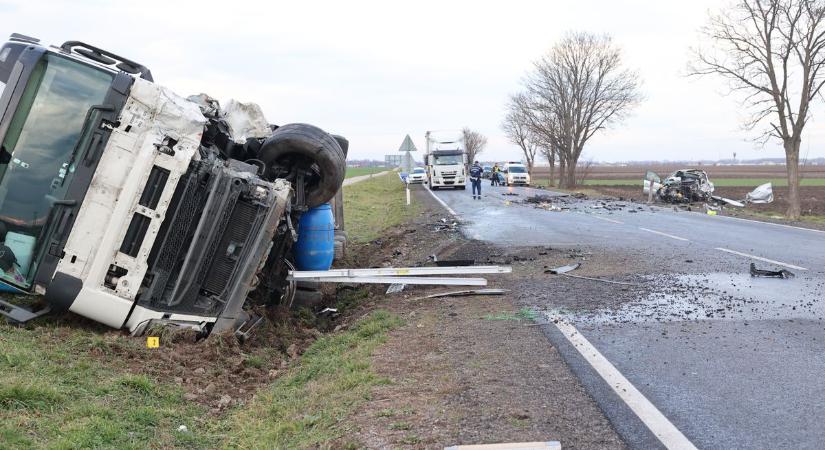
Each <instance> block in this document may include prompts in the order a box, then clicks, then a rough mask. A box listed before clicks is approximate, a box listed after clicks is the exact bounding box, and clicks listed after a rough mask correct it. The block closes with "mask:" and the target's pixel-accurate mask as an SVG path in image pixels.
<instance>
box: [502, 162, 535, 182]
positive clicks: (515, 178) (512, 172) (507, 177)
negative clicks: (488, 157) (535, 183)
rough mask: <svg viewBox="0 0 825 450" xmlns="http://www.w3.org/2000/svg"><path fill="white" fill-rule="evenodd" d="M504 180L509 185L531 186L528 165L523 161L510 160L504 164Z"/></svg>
mask: <svg viewBox="0 0 825 450" xmlns="http://www.w3.org/2000/svg"><path fill="white" fill-rule="evenodd" d="M504 182H505V183H507V186H512V185H514V184H518V185H522V186H530V174H529V173H527V166H525V165H524V164H521V163H514V162H508V163H507V164H505V165H504Z"/></svg>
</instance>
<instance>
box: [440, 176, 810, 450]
mask: <svg viewBox="0 0 825 450" xmlns="http://www.w3.org/2000/svg"><path fill="white" fill-rule="evenodd" d="M506 193H513V194H518V195H504V194H506ZM536 194H540V195H554V194H553V193H551V192H548V191H544V190H536V189H530V188H519V187H515V188H504V187H490V186H489V185H488V184H487V183H485V184H484V186H483V197H482V199H481V200H473V199H472V197H471V194H470V190H469V187H468V190H466V191H448V190H439V191H436V192H435V195H436V197H437V198H438V199H440V200H441V201H442V202H443V203H444V204H445V205H446V206H447V207H448V208H449V209H451V210H452V212H454V213H455V214H456V215H457V216H458V217H460V218H461V219H462V223H463V226H462V230H463V232H464V233H465V234H466V235H467V236H468V237H470V238H474V239H478V240H483V241H489V242H491V243H495V244H499V245H504V246H538V245H543V246H553V247H564V246H571V247H574V246H586V247H588V248H591V249H597V251H604V252H616V253H621V254H623V255H637V256H638V261H640V263H639V265H638V268H634V267H630V266H632V264H629V265H628V266H629V267H627V268H624V269H626V270H625V271H624V272H625V273H626V275H627V276H629V277H634V276H635V277H636V278H635V280H636V281H639V280H641V281H642V282H650V283H651V284H652V285H658V286H661V285H663V283H661V280H658V283H657V278H661V277H667V280H668V283H670V284H673V285H678V286H680V288H679V289H676V290H674V291H672V292H668V289H667V288H661V289H654V291H655V292H653V293H652V294H651V293H650V292H649V293H648V294H646V295H645V296H644V298H638V299H636V301H632V302H629V303H624V304H622V305H621V306H616V307H613V308H612V309H610V310H603V309H602V310H599V309H595V310H593V311H575V312H569V311H566V312H564V313H561V312H557V313H553V315H552V317H548V318H551V319H552V318H554V317H555V318H559V317H560V318H561V319H563V320H564V321H565V322H569V323H570V324H572V325H573V326H575V329H577V331H578V333H580V334H581V336H583V337H584V338H586V340H587V341H589V343H590V344H592V346H593V347H595V349H596V350H597V351H598V353H600V354H601V355H602V356H604V358H606V359H607V361H609V364H612V367H614V368H615V369H617V370H618V372H620V374H621V375H623V376H624V378H626V381H627V382H629V383H630V384H632V386H624V387H622V385H619V384H615V383H614V382H613V381H611V384H613V385H608V383H607V382H606V381H605V378H604V377H605V376H604V370H602V369H599V368H598V364H596V363H594V362H593V361H590V360H588V359H586V358H584V357H583V356H582V355H583V353H582V350H581V349H580V348H577V346H579V344H577V343H576V342H575V341H574V340H573V339H570V338H569V336H565V333H564V332H563V331H562V330H563V329H562V328H561V327H553V326H547V327H544V328H545V334H546V335H547V336H548V338H549V339H550V341H551V342H552V343H553V345H555V346H556V347H557V348H558V349H559V350H560V351H561V352H562V354H563V356H564V357H565V360H566V361H567V362H568V364H569V365H570V366H571V368H572V369H573V370H574V372H575V373H576V374H577V375H578V376H579V377H580V379H581V380H582V382H583V384H584V385H585V386H586V388H587V389H588V391H589V392H590V393H591V395H593V397H594V398H595V399H596V401H597V402H598V403H599V405H600V406H601V407H602V409H603V410H604V411H605V413H606V414H607V415H608V417H609V418H610V420H611V422H612V423H613V424H614V426H615V427H616V429H617V430H618V431H619V432H620V433H621V434H622V437H623V438H624V439H625V440H626V441H627V443H628V444H629V445H630V446H631V447H632V448H657V447H665V446H669V447H671V448H678V447H680V446H682V445H680V444H679V442H680V441H678V440H672V439H671V440H668V439H667V438H657V437H656V435H657V434H658V435H663V433H664V432H660V431H661V429H657V426H658V425H662V423H661V422H662V420H664V422H668V421H669V424H670V425H672V426H675V429H677V430H678V431H677V434H678V432H681V434H682V435H683V437H684V438H686V439H687V440H689V442H690V443H692V444H693V445H695V446H696V447H698V448H719V449H729V448H768V447H771V448H822V447H823V443H825V427H823V426H822V424H823V423H825V402H823V401H822V399H823V398H825V376H823V374H825V332H823V331H824V330H825V323H823V316H825V305H823V303H825V302H824V301H823V300H825V272H824V271H823V270H825V251H823V250H825V233H823V232H820V231H814V230H807V229H798V228H793V227H787V226H781V225H776V224H767V223H761V222H753V221H747V220H739V219H733V218H727V217H721V216H709V215H707V214H700V213H692V212H684V211H679V212H676V211H673V210H672V208H668V207H649V206H646V205H642V204H637V203H626V202H612V203H608V204H602V203H600V202H595V201H591V200H584V201H569V202H567V203H565V202H564V201H561V202H553V203H552V204H554V205H557V206H560V207H562V208H564V209H563V210H562V211H558V212H556V211H548V210H545V209H541V208H536V207H534V205H530V204H522V203H521V202H522V201H523V200H524V199H525V198H526V197H528V196H531V195H536ZM598 249H601V250H598ZM657 261H661V264H659V266H658V269H656V267H657V264H658V263H656V262H657ZM642 262H644V263H642ZM751 262H754V263H756V264H757V266H758V267H760V268H770V269H782V268H784V269H788V270H790V271H791V272H793V273H795V274H796V277H795V278H793V279H789V280H780V279H763V278H751V277H750V276H749V275H748V265H749V264H750V263H751ZM651 267H654V270H651ZM621 269H623V268H618V269H617V271H616V272H617V274H622V273H623V271H622V270H621ZM657 270H658V272H661V276H659V275H656V274H655V272H657ZM636 272H641V273H642V275H639V274H638V273H636ZM640 277H641V278H640ZM664 284H667V283H664ZM653 294H655V295H653ZM538 301H543V300H538ZM547 302H548V303H552V302H551V301H549V300H547ZM537 306H541V305H537ZM545 306H547V305H545ZM549 306H552V305H549ZM653 311H655V312H656V314H653V313H652V312H653ZM572 334H575V333H572ZM587 348H590V347H587ZM591 350H592V349H591ZM585 353H586V352H585ZM591 353H593V354H595V353H596V351H592V352H591ZM609 364H608V365H609ZM617 386H618V387H617ZM633 388H635V389H636V390H638V392H639V393H640V394H641V395H643V396H644V398H645V399H646V400H647V401H649V403H651V404H652V406H653V407H655V408H653V409H654V411H655V410H658V412H660V413H661V414H662V415H663V416H664V417H663V418H661V420H660V419H656V418H655V417H654V418H653V419H650V417H648V418H647V419H644V420H643V419H640V417H642V416H644V414H640V413H639V412H638V411H639V405H638V404H634V401H635V400H634V399H633V398H632V397H627V396H629V395H630V394H627V393H626V391H627V390H628V389H629V390H631V391H633V390H634V389H633ZM623 391H625V392H623ZM628 398H630V400H628ZM634 408H636V409H634ZM642 410H643V408H642ZM634 411H637V412H635V413H634ZM654 416H655V415H654ZM651 423H652V424H653V426H651ZM664 434H667V433H664ZM663 443H664V444H663ZM683 443H684V442H683ZM665 444H667V445H665Z"/></svg>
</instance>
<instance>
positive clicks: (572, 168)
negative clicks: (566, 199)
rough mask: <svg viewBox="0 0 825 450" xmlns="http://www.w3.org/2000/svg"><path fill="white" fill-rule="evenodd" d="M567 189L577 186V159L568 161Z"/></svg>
mask: <svg viewBox="0 0 825 450" xmlns="http://www.w3.org/2000/svg"><path fill="white" fill-rule="evenodd" d="M566 178H567V186H566V187H567V189H573V188H575V187H576V162H575V161H568V162H567V177H566Z"/></svg>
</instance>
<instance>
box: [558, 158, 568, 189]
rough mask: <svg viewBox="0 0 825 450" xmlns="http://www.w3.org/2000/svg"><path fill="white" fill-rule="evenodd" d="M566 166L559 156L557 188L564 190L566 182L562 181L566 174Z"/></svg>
mask: <svg viewBox="0 0 825 450" xmlns="http://www.w3.org/2000/svg"><path fill="white" fill-rule="evenodd" d="M566 167H567V164H566V162H565V160H564V156H563V155H559V187H560V188H565V187H567V182H566V181H565V180H564V176H565V175H566V174H567V170H565V169H566Z"/></svg>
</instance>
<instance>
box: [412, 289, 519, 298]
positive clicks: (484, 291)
mask: <svg viewBox="0 0 825 450" xmlns="http://www.w3.org/2000/svg"><path fill="white" fill-rule="evenodd" d="M508 292H510V291H509V290H507V289H473V290H469V291H452V292H439V293H437V294H430V295H425V296H424V297H421V298H422V299H424V298H441V297H468V296H471V295H504V294H506V293H508Z"/></svg>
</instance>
